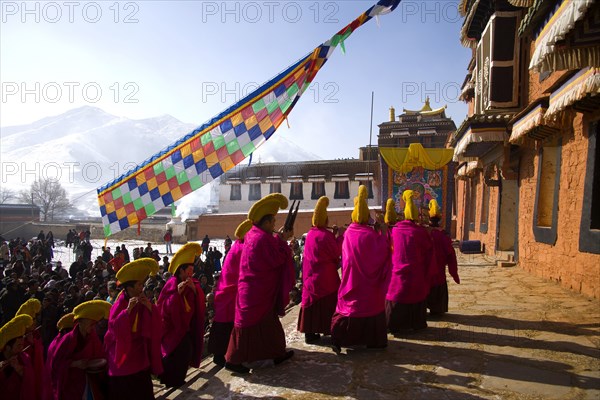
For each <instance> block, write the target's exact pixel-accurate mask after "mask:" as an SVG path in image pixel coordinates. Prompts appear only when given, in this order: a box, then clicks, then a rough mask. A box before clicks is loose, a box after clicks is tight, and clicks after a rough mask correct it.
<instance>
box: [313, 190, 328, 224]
mask: <svg viewBox="0 0 600 400" xmlns="http://www.w3.org/2000/svg"><path fill="white" fill-rule="evenodd" d="M327 207H329V197H327V196H321V197H320V198H319V200H318V201H317V205H316V206H315V211H314V212H313V217H312V224H313V226H316V227H318V228H326V227H327Z"/></svg>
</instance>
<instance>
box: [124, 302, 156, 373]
mask: <svg viewBox="0 0 600 400" xmlns="http://www.w3.org/2000/svg"><path fill="white" fill-rule="evenodd" d="M151 318H152V335H151V337H150V371H151V372H152V373H153V374H154V375H160V374H162V373H163V365H162V353H161V351H160V341H161V339H162V333H163V330H162V321H161V314H160V309H159V308H158V307H157V306H156V305H154V304H152V317H151ZM130 337H131V334H130ZM117 343H118V342H117Z"/></svg>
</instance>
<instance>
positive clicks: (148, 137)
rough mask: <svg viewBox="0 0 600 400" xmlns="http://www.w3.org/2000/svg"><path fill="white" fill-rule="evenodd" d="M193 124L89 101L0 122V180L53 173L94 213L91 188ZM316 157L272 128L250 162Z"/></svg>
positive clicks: (14, 182)
mask: <svg viewBox="0 0 600 400" xmlns="http://www.w3.org/2000/svg"><path fill="white" fill-rule="evenodd" d="M196 127H197V125H195V124H188V123H184V122H181V121H179V120H178V119H176V118H174V117H172V116H170V115H163V116H160V117H155V118H148V119H141V120H133V119H128V118H124V117H117V116H114V115H111V114H108V113H106V112H105V111H103V110H101V109H99V108H96V107H90V106H86V107H81V108H76V109H74V110H71V111H68V112H66V113H64V114H61V115H57V116H54V117H47V118H43V119H41V120H39V121H36V122H33V123H32V124H29V125H20V126H10V127H2V128H0V163H1V164H2V178H1V185H2V186H3V187H5V188H8V189H11V190H13V191H16V192H18V191H20V190H23V189H27V188H28V187H29V186H30V185H31V183H32V182H33V181H34V180H35V179H37V178H38V177H40V176H41V177H46V178H57V179H59V181H60V183H61V185H62V186H63V187H64V188H65V189H66V190H67V193H68V194H69V196H70V197H71V200H72V202H73V203H74V204H75V206H76V207H77V208H78V209H79V210H80V211H81V213H84V214H86V215H89V216H99V211H98V206H97V201H96V190H95V189H96V188H98V187H100V186H102V185H104V184H105V183H107V182H109V181H111V180H113V179H115V178H117V177H118V176H120V175H121V174H123V173H125V172H127V171H128V170H129V169H131V168H133V167H134V166H135V165H136V164H138V163H141V162H143V161H144V160H146V159H147V158H149V157H150V156H152V155H154V154H155V153H157V152H159V151H160V150H162V149H164V148H166V147H167V146H169V145H170V144H172V143H173V142H175V141H176V140H178V139H179V138H181V137H183V136H185V135H186V134H188V133H189V132H191V131H192V130H193V129H194V128H196ZM316 159H318V157H317V156H315V155H314V154H312V153H310V152H307V151H305V150H303V149H301V148H300V147H298V146H297V145H296V144H294V143H292V142H291V141H289V140H287V139H284V138H282V137H281V136H280V135H277V134H275V135H273V136H272V137H271V139H269V141H267V142H266V143H265V144H263V145H262V146H261V147H260V148H259V149H258V150H257V151H256V152H255V153H254V155H253V162H254V163H256V162H258V160H260V161H261V162H289V161H306V160H316ZM244 162H245V161H244ZM209 201H210V189H207V188H202V189H199V190H198V191H196V192H195V193H192V194H190V195H188V196H187V197H186V198H184V199H182V201H181V204H180V206H179V208H178V210H182V211H185V209H186V208H187V207H191V206H192V205H193V206H194V207H198V206H206V205H208V204H209ZM188 205H189V206H188Z"/></svg>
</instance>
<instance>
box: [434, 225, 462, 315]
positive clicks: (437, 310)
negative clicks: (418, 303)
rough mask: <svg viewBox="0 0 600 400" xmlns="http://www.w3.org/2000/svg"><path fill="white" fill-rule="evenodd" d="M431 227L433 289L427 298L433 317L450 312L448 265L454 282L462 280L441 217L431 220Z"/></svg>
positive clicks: (454, 253)
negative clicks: (441, 224)
mask: <svg viewBox="0 0 600 400" xmlns="http://www.w3.org/2000/svg"><path fill="white" fill-rule="evenodd" d="M430 225H431V227H432V229H431V232H430V233H429V234H430V236H431V240H432V242H433V250H434V253H433V254H434V256H433V265H432V269H431V273H430V285H431V289H430V291H429V296H428V297H427V308H429V312H430V313H431V315H439V314H443V313H446V312H448V283H447V282H446V265H447V266H448V272H449V273H450V276H452V279H454V282H456V283H458V284H460V278H459V276H458V268H457V261H456V252H455V251H454V247H452V241H451V240H450V238H449V237H448V235H447V234H446V232H444V231H443V230H442V229H441V228H439V217H437V216H434V217H432V218H430Z"/></svg>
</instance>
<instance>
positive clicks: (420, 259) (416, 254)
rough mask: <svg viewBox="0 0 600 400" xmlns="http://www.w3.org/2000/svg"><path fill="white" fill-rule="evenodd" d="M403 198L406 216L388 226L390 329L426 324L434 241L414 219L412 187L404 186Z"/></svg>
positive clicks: (387, 301) (387, 312) (414, 208)
mask: <svg viewBox="0 0 600 400" xmlns="http://www.w3.org/2000/svg"><path fill="white" fill-rule="evenodd" d="M407 192H410V193H407ZM409 196H411V197H409ZM403 198H406V199H405V202H406V208H405V210H404V215H405V218H406V219H405V220H403V221H400V222H398V223H396V225H395V226H394V227H393V228H392V230H391V238H392V247H393V253H392V277H391V280H390V284H389V287H388V290H387V295H386V317H387V321H388V329H389V331H390V332H392V333H399V332H402V331H406V330H411V329H412V330H419V329H424V328H426V327H427V304H426V300H427V295H428V294H429V285H430V284H429V268H430V263H431V254H432V252H433V245H432V243H431V239H430V237H429V234H428V233H427V230H426V229H425V228H423V227H422V226H419V225H417V224H416V223H415V222H414V220H413V219H416V218H418V213H417V210H416V207H415V206H414V204H413V202H412V191H411V190H406V191H405V193H404V194H403Z"/></svg>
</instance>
